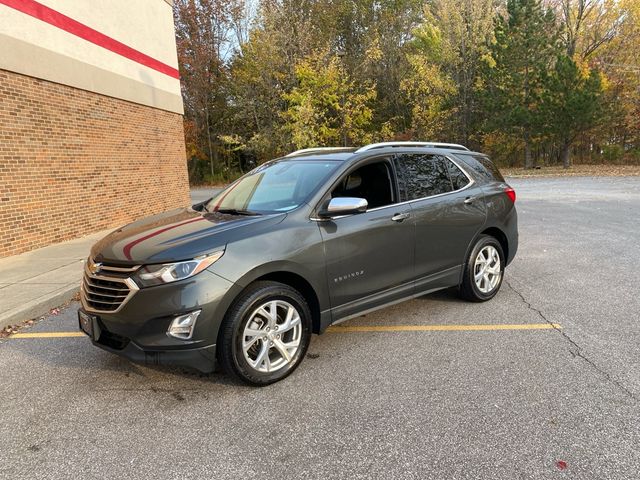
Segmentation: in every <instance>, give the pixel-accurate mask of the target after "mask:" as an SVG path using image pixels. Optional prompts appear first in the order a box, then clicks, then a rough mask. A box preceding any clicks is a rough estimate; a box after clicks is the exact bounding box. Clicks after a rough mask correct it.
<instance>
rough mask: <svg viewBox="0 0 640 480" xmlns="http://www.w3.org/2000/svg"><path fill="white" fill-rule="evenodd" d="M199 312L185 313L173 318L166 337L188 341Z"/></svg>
mask: <svg viewBox="0 0 640 480" xmlns="http://www.w3.org/2000/svg"><path fill="white" fill-rule="evenodd" d="M200 312H201V310H196V311H195V312H191V313H186V314H184V315H180V316H179V317H176V318H174V319H173V321H172V322H171V325H169V330H167V335H169V336H170V337H174V338H179V339H180V340H189V339H190V338H191V336H192V335H193V329H194V328H195V326H196V320H197V319H198V315H200Z"/></svg>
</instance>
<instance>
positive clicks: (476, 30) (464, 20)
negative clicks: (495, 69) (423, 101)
mask: <svg viewBox="0 0 640 480" xmlns="http://www.w3.org/2000/svg"><path fill="white" fill-rule="evenodd" d="M494 4H495V2H494V0H434V1H433V2H430V3H429V4H428V5H427V6H426V7H425V10H424V20H423V22H422V24H421V25H420V27H419V28H417V29H416V30H415V31H414V36H415V39H414V40H413V41H412V42H411V47H412V51H413V52H414V53H415V54H417V55H421V56H422V57H424V62H426V63H427V64H432V65H434V66H437V67H438V72H439V75H436V76H434V77H432V78H434V80H436V79H438V78H440V79H444V78H446V79H448V83H450V84H451V86H452V87H454V88H451V89H450V90H449V91H448V92H447V98H445V99H443V102H442V108H443V109H444V110H448V111H449V113H450V114H449V115H448V119H444V118H443V121H445V120H446V121H447V122H448V124H447V127H446V128H447V129H448V134H449V137H448V140H449V141H459V142H461V143H464V144H465V145H469V144H471V143H472V141H473V140H474V137H475V134H476V133H477V131H478V130H479V123H480V121H481V120H482V118H483V112H482V109H481V104H480V97H481V93H482V89H483V79H482V66H483V58H484V57H486V56H487V54H488V53H489V45H490V44H491V42H492V40H493V22H494V18H495V15H496V9H495V8H494ZM410 60H411V63H412V65H413V66H414V67H415V59H414V58H412V57H410ZM425 68H428V67H427V65H425ZM425 80H426V81H428V79H425ZM441 81H442V80H438V81H436V82H435V83H441ZM412 103H414V102H412ZM414 109H415V106H414ZM475 140H477V139H475Z"/></svg>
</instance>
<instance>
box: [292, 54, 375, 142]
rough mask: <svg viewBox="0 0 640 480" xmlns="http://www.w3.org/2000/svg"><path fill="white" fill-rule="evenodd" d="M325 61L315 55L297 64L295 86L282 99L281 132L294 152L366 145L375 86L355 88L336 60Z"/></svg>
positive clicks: (324, 58)
mask: <svg viewBox="0 0 640 480" xmlns="http://www.w3.org/2000/svg"><path fill="white" fill-rule="evenodd" d="M326 58H327V55H326V54H325V55H317V56H314V57H310V58H307V59H305V60H304V61H302V62H301V63H299V64H298V65H297V67H296V69H295V72H296V78H297V80H298V85H296V86H295V87H294V88H293V89H292V90H291V92H289V93H285V94H284V95H283V98H284V99H285V100H286V101H287V102H288V108H287V110H286V111H285V112H284V113H283V115H282V116H283V117H284V118H285V120H286V124H285V127H284V128H285V129H286V130H287V131H288V132H289V134H290V138H291V143H292V144H293V146H294V147H295V148H306V147H313V146H318V145H321V146H322V145H323V146H332V145H340V144H343V143H344V144H345V146H346V145H348V144H352V143H356V144H361V143H367V141H368V128H369V126H370V123H371V119H372V110H371V108H370V107H369V103H370V102H371V100H373V99H375V95H376V93H375V87H374V85H372V84H371V83H369V84H366V85H361V86H356V84H355V82H353V81H351V80H349V78H348V77H347V75H346V73H345V72H344V69H343V68H342V67H341V65H340V61H339V60H338V59H337V58H336V57H332V58H329V60H328V61H327V60H326Z"/></svg>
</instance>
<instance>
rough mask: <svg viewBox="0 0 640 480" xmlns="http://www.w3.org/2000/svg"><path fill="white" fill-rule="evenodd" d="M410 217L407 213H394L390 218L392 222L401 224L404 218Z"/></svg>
mask: <svg viewBox="0 0 640 480" xmlns="http://www.w3.org/2000/svg"><path fill="white" fill-rule="evenodd" d="M410 216H411V215H410V214H408V213H406V212H405V213H396V214H395V215H394V216H393V217H391V220H393V221H394V222H401V221H403V220H404V219H406V218H409V217H410Z"/></svg>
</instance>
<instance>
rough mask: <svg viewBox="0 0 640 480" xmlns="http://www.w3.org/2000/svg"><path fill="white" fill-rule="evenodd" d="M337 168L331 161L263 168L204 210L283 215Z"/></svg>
mask: <svg viewBox="0 0 640 480" xmlns="http://www.w3.org/2000/svg"><path fill="white" fill-rule="evenodd" d="M339 165H340V163H339V162H334V161H311V160H304V161H295V160H286V161H278V162H274V163H269V164H265V165H262V166H260V167H258V168H256V169H255V170H252V171H251V172H249V173H247V174H246V175H245V176H244V177H242V178H240V179H239V180H237V181H236V182H234V183H232V184H231V185H229V186H228V187H227V188H225V189H224V190H222V191H221V192H220V193H218V195H216V196H215V197H213V198H212V199H211V200H210V201H209V203H207V205H206V209H207V210H208V211H210V212H213V211H218V210H249V211H252V212H256V213H272V212H286V211H288V210H292V209H294V208H296V207H297V206H299V205H301V204H302V203H304V202H305V201H306V200H307V198H308V197H309V196H310V195H311V194H312V193H313V192H314V191H315V190H316V189H317V188H318V187H320V185H322V183H323V182H324V181H325V180H326V178H327V177H328V176H329V174H330V173H331V172H333V171H334V170H335V169H336V168H337V167H338V166H339Z"/></svg>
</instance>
